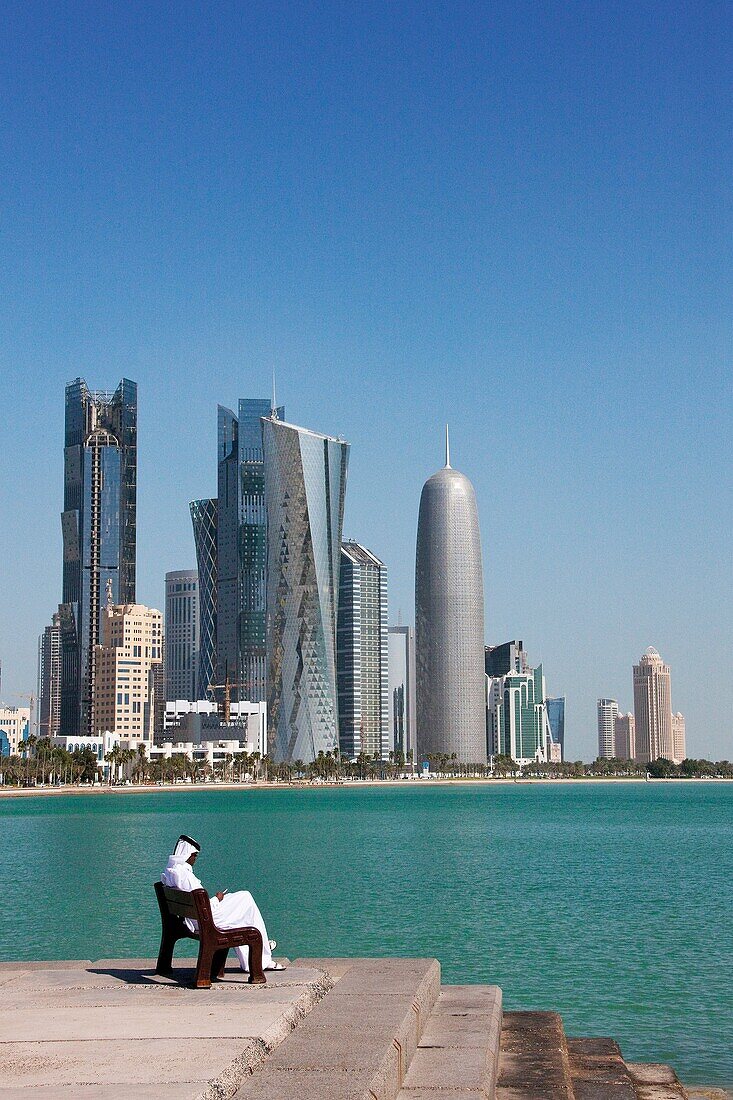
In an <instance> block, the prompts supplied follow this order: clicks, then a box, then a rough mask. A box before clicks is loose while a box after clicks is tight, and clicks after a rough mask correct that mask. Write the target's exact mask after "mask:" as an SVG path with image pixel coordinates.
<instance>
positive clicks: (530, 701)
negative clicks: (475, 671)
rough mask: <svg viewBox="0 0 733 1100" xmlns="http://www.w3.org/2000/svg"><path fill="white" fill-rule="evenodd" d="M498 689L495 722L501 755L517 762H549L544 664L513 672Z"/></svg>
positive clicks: (501, 681)
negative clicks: (525, 670) (520, 671)
mask: <svg viewBox="0 0 733 1100" xmlns="http://www.w3.org/2000/svg"><path fill="white" fill-rule="evenodd" d="M494 683H495V684H496V685H497V686H498V687H499V692H498V699H497V701H496V704H495V705H496V719H497V730H498V741H499V752H501V753H503V754H504V755H506V756H511V757H512V758H513V759H514V760H516V761H517V762H528V761H532V760H546V759H547V746H546V743H545V742H546V732H547V728H548V727H547V713H546V708H545V678H544V675H543V672H542V665H538V666H537V668H535V669H528V670H527V672H526V673H517V672H513V673H510V674H509V675H508V676H504V677H503V678H502V679H501V680H496V681H494Z"/></svg>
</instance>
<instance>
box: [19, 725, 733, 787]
mask: <svg viewBox="0 0 733 1100" xmlns="http://www.w3.org/2000/svg"><path fill="white" fill-rule="evenodd" d="M423 759H425V760H427V763H428V766H429V769H430V773H431V774H432V775H435V776H439V777H441V778H450V779H462V778H463V779H484V778H486V779H488V778H492V777H496V778H517V779H518V778H532V777H535V778H544V779H581V778H590V779H592V778H598V777H615V778H640V779H643V778H645V777H646V776H647V774H648V775H649V776H650V777H651V778H652V779H678V778H679V779H702V778H715V779H733V763H731V762H730V761H728V760H718V761H712V760H693V759H686V760H683V761H682V763H681V764H675V763H673V762H672V761H671V760H666V759H664V758H663V757H662V758H661V759H659V760H655V761H653V762H652V763H650V764H639V763H636V762H635V761H633V760H621V759H618V758H612V759H604V758H601V757H599V758H598V759H596V760H594V761H593V763H591V764H585V763H584V762H583V761H582V760H576V761H564V762H563V763H541V762H539V761H535V762H533V763H531V764H525V765H524V766H523V767H520V765H519V764H518V763H517V761H516V760H513V759H512V757H511V756H506V755H503V754H499V755H497V756H495V757H494V758H493V764H492V763H488V764H487V763H477V764H462V763H461V762H460V761H459V760H458V757H457V755H456V754H455V753H453V754H452V755H451V754H448V753H428V754H427V755H426V757H424V758H423ZM104 765H106V767H105V766H104ZM412 772H413V768H412V753H408V754H407V756H405V754H404V753H402V752H390V753H389V755H388V757H387V758H386V759H383V758H382V757H381V756H380V755H379V753H374V754H373V755H369V754H367V753H364V752H362V753H360V754H359V756H357V758H356V759H355V760H347V759H345V758H343V757H342V756H341V755H340V754H339V753H338V752H335V753H334V752H319V753H318V756H317V757H316V759H315V760H313V761H311V762H309V763H306V762H305V761H304V760H295V761H290V762H285V763H275V762H274V761H273V760H271V759H270V757H269V756H268V755H267V754H264V755H263V754H261V753H259V752H254V753H237V754H236V755H233V754H231V753H227V754H226V755H225V756H224V757H223V758H222V759H221V760H217V761H215V762H214V764H213V766H212V765H211V764H209V763H208V761H205V760H192V759H190V758H189V757H187V756H186V755H185V754H184V753H173V754H172V756H171V757H170V758H169V759H164V758H161V757H156V758H155V759H153V760H151V759H150V758H149V757H148V752H147V747H146V745H144V744H141V745H139V746H138V747H137V748H136V749H122V748H119V746H116V747H115V748H113V749H112V750H111V751H110V752H108V753H107V754H106V756H105V758H104V764H103V763H101V762H100V761H99V760H98V759H97V754H96V752H95V751H94V750H93V749H89V748H86V749H75V750H74V751H73V752H69V751H67V750H66V749H63V748H60V747H59V746H56V745H53V744H52V742H51V740H50V739H49V738H48V737H42V738H36V737H35V736H34V735H31V736H30V737H29V738H28V739H27V740H26V741H24V742H23V743H22V745H21V746H20V752H19V753H18V754H16V755H13V756H2V757H0V781H1V782H2V783H3V784H5V785H8V786H17V787H23V786H25V787H32V786H39V785H40V786H48V785H51V786H59V785H62V784H63V785H82V784H90V783H103V782H107V783H110V784H121V783H124V784H127V783H135V784H146V783H147V784H155V785H160V784H165V783H181V782H191V783H206V782H230V783H231V782H234V783H236V782H253V783H258V782H272V781H277V782H281V783H303V782H310V783H314V782H315V783H317V782H324V783H333V782H343V781H346V780H374V779H399V778H400V777H401V776H403V775H405V774H407V773H412Z"/></svg>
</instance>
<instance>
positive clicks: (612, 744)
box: [598, 699, 618, 760]
mask: <svg viewBox="0 0 733 1100" xmlns="http://www.w3.org/2000/svg"><path fill="white" fill-rule="evenodd" d="M617 718H618V703H617V702H616V700H615V699H599V700H598V755H599V757H601V758H602V759H603V760H612V759H613V757H614V756H615V755H616V719H617Z"/></svg>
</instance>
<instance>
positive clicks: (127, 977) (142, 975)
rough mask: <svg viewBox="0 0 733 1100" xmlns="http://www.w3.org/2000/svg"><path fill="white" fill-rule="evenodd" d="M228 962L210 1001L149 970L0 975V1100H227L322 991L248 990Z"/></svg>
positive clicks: (287, 983) (136, 966) (287, 986)
mask: <svg viewBox="0 0 733 1100" xmlns="http://www.w3.org/2000/svg"><path fill="white" fill-rule="evenodd" d="M235 963H236V960H235V961H234V962H232V961H231V960H230V962H229V965H228V967H227V972H226V975H225V977H224V979H223V980H222V981H221V982H216V983H214V985H212V988H211V989H210V990H196V989H191V988H188V987H187V984H186V983H188V982H190V981H191V979H192V977H193V969H192V967H191V966H190V963H189V961H188V960H183V961H182V963H181V964H179V965H178V966H177V967H176V973H175V977H174V978H173V979H167V978H159V977H157V976H156V975H155V974H154V972H153V968H154V965H155V964H154V962H152V961H151V960H149V959H124V960H115V959H112V960H104V961H102V962H96V963H91V962H75V963H33V964H28V963H25V964H24V963H18V964H8V963H4V964H0V1100H21V1098H22V1100H29V1098H30V1097H34V1096H43V1097H44V1100H70V1098H71V1097H80V1098H84V1097H89V1098H90V1100H112V1098H115V1100H119V1098H120V1097H125V1098H126V1100H128V1098H129V1100H133V1098H134V1100H148V1098H152V1097H160V1098H161V1100H184V1098H185V1100H194V1098H197V1100H219V1098H221V1097H225V1096H231V1095H232V1094H233V1092H234V1091H235V1090H236V1088H237V1087H238V1086H239V1084H240V1083H241V1082H242V1081H243V1080H244V1079H245V1077H248V1076H249V1074H250V1073H251V1070H252V1069H253V1068H254V1067H255V1066H257V1065H259V1063H260V1062H261V1061H263V1059H265V1058H266V1057H267V1056H268V1055H269V1054H270V1053H271V1051H272V1050H274V1049H275V1047H277V1046H278V1044H279V1043H280V1042H281V1041H282V1040H283V1039H284V1038H285V1037H286V1036H287V1035H289V1034H290V1032H291V1031H292V1030H293V1028H295V1027H296V1026H297V1025H298V1024H299V1023H300V1021H301V1020H302V1019H304V1017H305V1016H306V1015H307V1014H308V1012H309V1011H310V1009H311V1008H312V1007H313V1006H314V1005H315V1004H317V1002H318V1001H319V1000H320V999H321V998H322V997H323V995H324V994H325V993H326V992H327V991H328V990H329V989H330V988H331V986H332V984H333V982H332V981H331V979H330V978H328V977H327V976H326V975H325V974H324V973H323V971H322V970H319V969H315V968H313V967H289V968H288V969H287V970H285V971H283V972H269V973H268V975H267V985H266V986H250V985H247V984H246V975H243V974H242V972H241V971H240V970H239V969H238V968H237V967H236V965H235Z"/></svg>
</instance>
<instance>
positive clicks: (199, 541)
mask: <svg viewBox="0 0 733 1100" xmlns="http://www.w3.org/2000/svg"><path fill="white" fill-rule="evenodd" d="M189 508H190V509H191V522H192V524H193V541H194V543H195V546H196V563H197V565H198V574H199V656H198V674H197V692H196V698H197V699H209V698H210V697H211V694H212V693H211V692H210V691H209V685H210V684H213V683H214V674H215V672H216V580H217V557H216V529H217V512H218V501H217V500H216V498H214V499H204V500H192V501H191V503H190V505H189Z"/></svg>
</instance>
